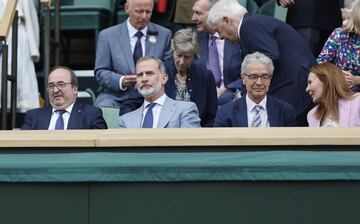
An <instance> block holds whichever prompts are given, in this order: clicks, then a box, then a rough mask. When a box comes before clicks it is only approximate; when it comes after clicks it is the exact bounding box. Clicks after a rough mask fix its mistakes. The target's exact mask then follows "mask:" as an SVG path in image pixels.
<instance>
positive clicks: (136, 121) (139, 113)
mask: <svg viewBox="0 0 360 224" xmlns="http://www.w3.org/2000/svg"><path fill="white" fill-rule="evenodd" d="M143 111H144V104H143V105H141V107H139V108H138V109H136V110H134V116H129V124H131V127H134V128H141V126H142V125H141V123H142V120H143Z"/></svg>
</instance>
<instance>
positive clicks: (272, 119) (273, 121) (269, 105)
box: [266, 96, 280, 127]
mask: <svg viewBox="0 0 360 224" xmlns="http://www.w3.org/2000/svg"><path fill="white" fill-rule="evenodd" d="M266 110H267V115H268V119H269V125H270V127H278V126H280V125H279V116H278V113H277V110H276V108H275V105H274V103H273V100H272V99H271V97H270V96H267V102H266Z"/></svg>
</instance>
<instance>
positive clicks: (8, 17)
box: [0, 0, 18, 130]
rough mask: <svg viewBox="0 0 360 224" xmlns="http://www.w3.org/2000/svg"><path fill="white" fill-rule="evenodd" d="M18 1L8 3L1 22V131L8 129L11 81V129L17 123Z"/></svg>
mask: <svg viewBox="0 0 360 224" xmlns="http://www.w3.org/2000/svg"><path fill="white" fill-rule="evenodd" d="M16 5H17V0H12V1H7V4H6V7H5V11H4V15H3V16H2V18H1V20H0V41H1V42H2V45H3V46H2V49H1V55H2V62H1V63H2V71H1V129H2V130H5V129H7V82H8V81H11V129H13V128H14V127H15V122H16V98H17V96H16V92H17V82H16V79H17V44H18V43H17V37H18V15H17V11H16ZM10 27H12V43H11V47H12V48H11V52H12V54H11V55H12V57H11V76H9V75H8V45H7V42H6V40H7V37H8V34H9V30H10Z"/></svg>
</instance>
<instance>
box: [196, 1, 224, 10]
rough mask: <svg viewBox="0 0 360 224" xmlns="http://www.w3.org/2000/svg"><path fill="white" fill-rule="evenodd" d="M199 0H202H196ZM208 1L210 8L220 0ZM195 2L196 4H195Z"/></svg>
mask: <svg viewBox="0 0 360 224" xmlns="http://www.w3.org/2000/svg"><path fill="white" fill-rule="evenodd" d="M198 1H200V0H195V2H198ZM207 1H208V2H209V9H211V7H213V5H214V4H215V3H216V2H217V1H219V0H207ZM195 2H194V4H195Z"/></svg>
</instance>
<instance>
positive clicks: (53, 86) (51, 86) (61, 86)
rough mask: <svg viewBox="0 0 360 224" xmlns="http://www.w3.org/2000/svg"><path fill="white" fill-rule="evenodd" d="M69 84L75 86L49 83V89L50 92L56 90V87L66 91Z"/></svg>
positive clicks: (63, 83)
mask: <svg viewBox="0 0 360 224" xmlns="http://www.w3.org/2000/svg"><path fill="white" fill-rule="evenodd" d="M68 84H73V82H58V83H49V85H48V87H47V89H48V90H54V89H55V86H56V87H57V88H58V89H64V88H65V87H66V85H68Z"/></svg>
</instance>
